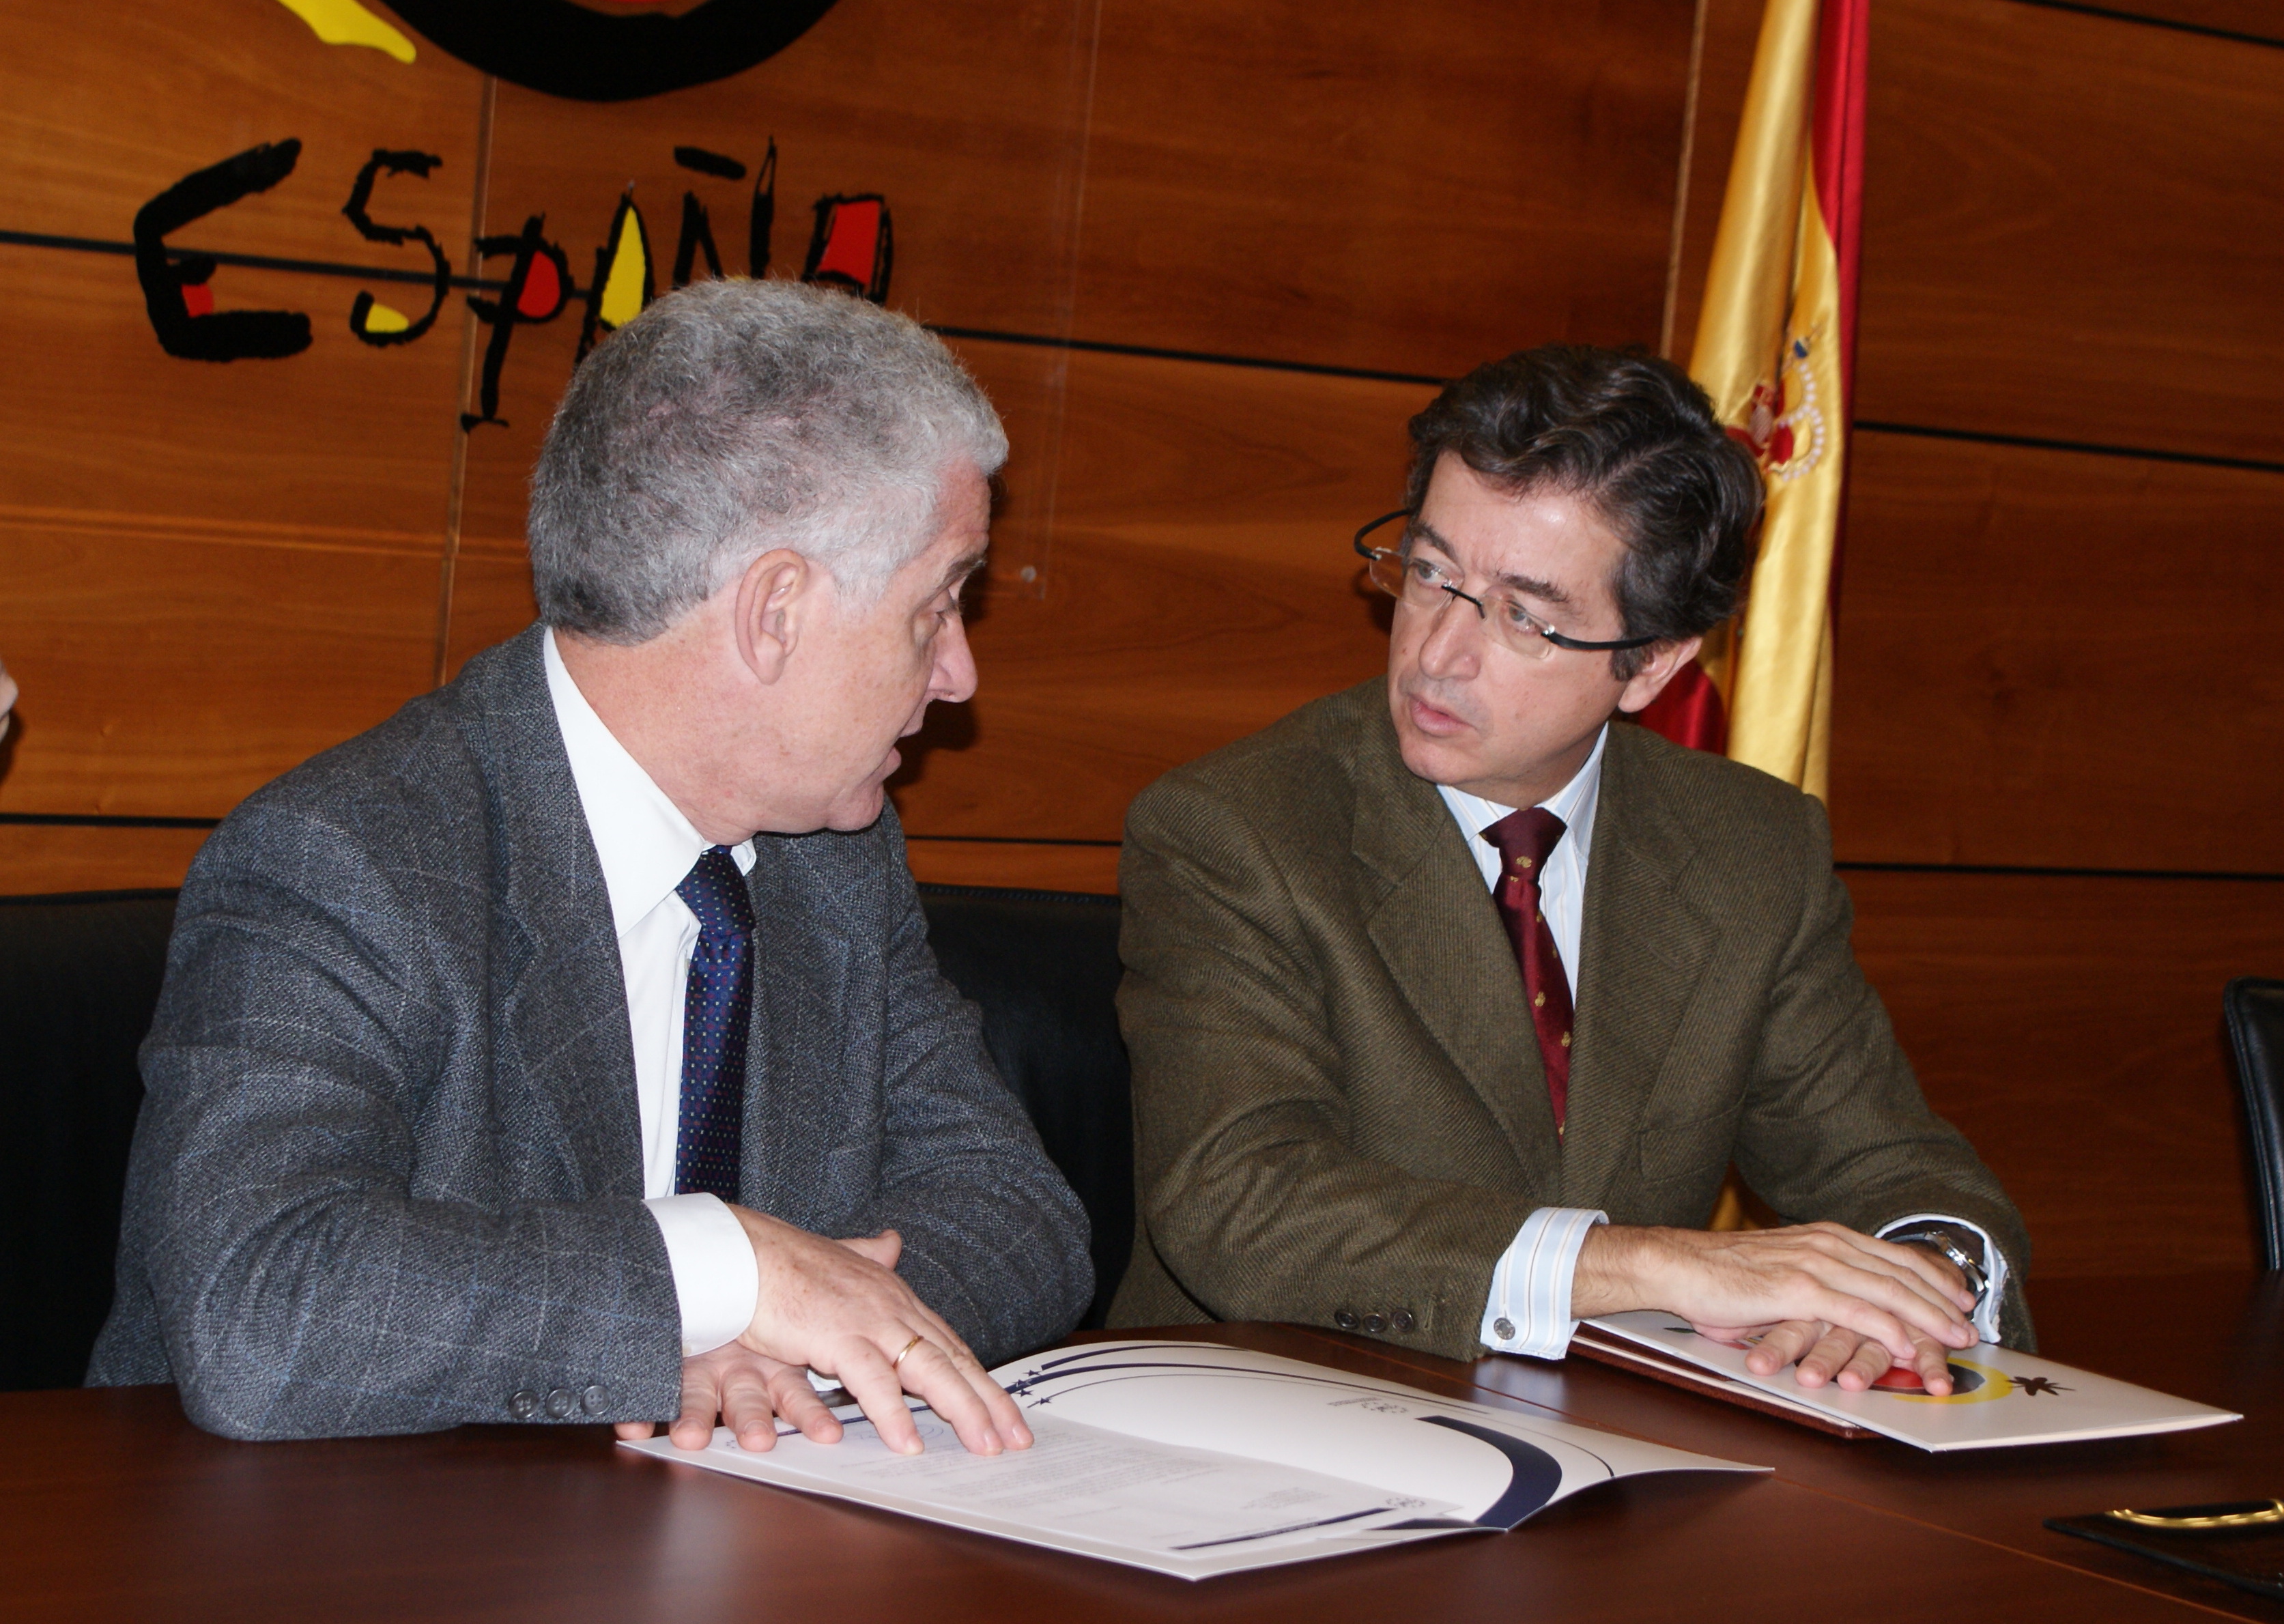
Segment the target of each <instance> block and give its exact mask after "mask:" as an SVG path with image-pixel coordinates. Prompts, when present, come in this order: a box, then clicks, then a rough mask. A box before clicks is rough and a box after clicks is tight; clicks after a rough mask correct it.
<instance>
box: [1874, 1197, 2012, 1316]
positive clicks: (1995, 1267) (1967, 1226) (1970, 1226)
mask: <svg viewBox="0 0 2284 1624" xmlns="http://www.w3.org/2000/svg"><path fill="white" fill-rule="evenodd" d="M1923 1223H1949V1224H1956V1225H1958V1226H1959V1228H1960V1229H1962V1230H1967V1232H1968V1233H1969V1234H1972V1235H1976V1236H1979V1237H1981V1238H1982V1241H1983V1287H1984V1290H1983V1300H1982V1301H1980V1302H1978V1303H1976V1304H1975V1312H1974V1314H1972V1315H1971V1316H1968V1323H1971V1324H1972V1325H1973V1326H1974V1327H1975V1335H1977V1336H1979V1337H1981V1338H1982V1339H1983V1340H1984V1341H1985V1342H1996V1341H1998V1339H1999V1304H2000V1303H2001V1301H2002V1300H2004V1299H2005V1297H2006V1253H2003V1252H2001V1251H1999V1244H1998V1243H1997V1242H1996V1241H1994V1240H1992V1239H1991V1231H1990V1230H1986V1229H1984V1228H1983V1226H1982V1225H1981V1224H1979V1223H1969V1222H1967V1220H1966V1219H1964V1218H1954V1217H1952V1215H1951V1214H1949V1213H1913V1214H1912V1215H1911V1216H1910V1217H1908V1218H1898V1219H1897V1220H1896V1221H1895V1222H1893V1223H1883V1224H1881V1226H1880V1230H1879V1234H1878V1237H1877V1238H1878V1239H1881V1240H1885V1239H1887V1238H1888V1237H1889V1236H1890V1235H1893V1234H1895V1233H1896V1232H1897V1230H1908V1229H1912V1228H1913V1227H1914V1226H1916V1225H1919V1224H1923Z"/></svg>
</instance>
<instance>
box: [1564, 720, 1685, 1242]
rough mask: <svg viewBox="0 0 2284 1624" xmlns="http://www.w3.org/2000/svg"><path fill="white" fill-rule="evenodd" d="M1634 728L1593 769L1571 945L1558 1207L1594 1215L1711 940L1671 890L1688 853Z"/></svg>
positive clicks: (1627, 1149) (1616, 736) (1625, 726)
mask: <svg viewBox="0 0 2284 1624" xmlns="http://www.w3.org/2000/svg"><path fill="white" fill-rule="evenodd" d="M1647 747H1648V746H1647V740H1645V739H1644V738H1641V737H1640V735H1639V733H1638V732H1637V731H1636V730H1635V728H1634V726H1633V725H1632V724H1631V723H1626V722H1614V723H1613V724H1612V725H1611V728H1610V740H1609V746H1608V748H1607V750H1606V751H1605V752H1604V753H1603V758H1602V787H1601V799H1600V806H1599V808H1598V809H1597V811H1596V813H1595V816H1594V851H1593V859H1592V863H1590V864H1589V865H1588V868H1587V872H1586V906H1585V920H1584V929H1583V931H1582V932H1581V933H1580V936H1581V940H1580V943H1579V949H1578V954H1579V968H1580V972H1581V974H1580V977H1579V988H1578V1016H1577V1021H1576V1027H1575V1030H1576V1035H1577V1042H1576V1052H1575V1057H1574V1058H1573V1059H1572V1061H1571V1065H1570V1105H1569V1114H1568V1122H1567V1123H1566V1125H1565V1126H1566V1133H1565V1136H1564V1144H1563V1168H1562V1204H1563V1205H1564V1206H1586V1207H1597V1206H1602V1205H1603V1198H1604V1197H1605V1196H1606V1195H1607V1192H1608V1191H1609V1189H1610V1186H1611V1184H1612V1183H1613V1182H1614V1181H1615V1179H1616V1178H1617V1176H1618V1175H1619V1173H1620V1171H1621V1170H1622V1169H1623V1166H1624V1161H1625V1158H1626V1157H1627V1156H1628V1155H1630V1154H1631V1152H1632V1151H1633V1147H1634V1141H1635V1136H1636V1135H1637V1133H1638V1132H1639V1126H1640V1122H1641V1116H1642V1109H1643V1106H1644V1105H1646V1104H1647V1102H1648V1099H1649V1097H1650V1093H1651V1091H1652V1089H1654V1088H1655V1086H1656V1083H1657V1080H1658V1077H1659V1074H1661V1073H1662V1071H1663V1070H1664V1069H1665V1065H1666V1061H1667V1058H1668V1056H1669V1054H1670V1051H1671V1050H1672V1047H1673V1042H1674V1038H1675V1036H1676V1035H1677V1034H1678V1032H1679V1030H1680V1027H1681V1022H1682V1018H1683V1017H1684V1015H1686V1013H1687V1011H1688V1009H1689V1003H1690V1000H1691V999H1692V998H1693V996H1694V995H1695V994H1696V990H1697V983H1698V981H1699V980H1701V978H1702V976H1703V975H1704V972H1705V966H1706V964H1707V963H1708V962H1709V960H1710V958H1711V956H1712V955H1713V952H1714V950H1715V949H1716V947H1717V945H1718V943H1719V941H1720V934H1721V933H1720V930H1719V928H1718V926H1717V925H1715V924H1714V923H1713V922H1711V921H1710V920H1708V919H1707V918H1706V917H1704V916H1702V915H1701V914H1700V913H1699V912H1698V911H1697V910H1695V909H1693V907H1691V906H1690V904H1689V903H1688V902H1687V901H1686V899H1685V898H1684V896H1683V894H1682V892H1681V889H1680V883H1679V882H1680V880H1681V877H1682V874H1683V872H1684V871H1686V869H1687V868H1688V866H1689V863H1690V862H1691V859H1692V857H1693V847H1692V846H1691V844H1690V841H1689V839H1688V837H1687V835H1686V832H1684V831H1683V830H1682V828H1681V826H1680V825H1679V824H1678V823H1677V822H1675V820H1674V819H1673V818H1672V817H1671V816H1670V815H1669V814H1668V813H1667V811H1666V810H1665V808H1664V807H1663V806H1662V804H1661V803H1660V802H1659V801H1658V800H1656V799H1655V798H1654V795H1653V794H1652V792H1651V789H1650V785H1648V783H1647V778H1646V776H1645V772H1644V769H1645V767H1646V765H1647V763H1646V762H1645V761H1643V760H1642V752H1643V750H1644V749H1645V748H1647Z"/></svg>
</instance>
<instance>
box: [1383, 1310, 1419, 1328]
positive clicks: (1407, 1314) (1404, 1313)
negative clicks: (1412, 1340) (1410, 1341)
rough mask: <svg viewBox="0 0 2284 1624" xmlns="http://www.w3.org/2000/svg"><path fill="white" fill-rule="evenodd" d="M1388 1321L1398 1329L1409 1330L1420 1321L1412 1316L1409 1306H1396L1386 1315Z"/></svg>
mask: <svg viewBox="0 0 2284 1624" xmlns="http://www.w3.org/2000/svg"><path fill="white" fill-rule="evenodd" d="M1388 1323H1389V1324H1391V1325H1393V1326H1395V1327H1396V1329H1397V1330H1398V1331H1410V1330H1412V1328H1413V1327H1415V1326H1416V1325H1418V1324H1419V1323H1420V1322H1419V1321H1418V1320H1416V1319H1413V1318H1412V1310H1411V1309H1409V1308H1398V1309H1397V1310H1396V1312H1395V1313H1393V1314H1391V1315H1389V1316H1388Z"/></svg>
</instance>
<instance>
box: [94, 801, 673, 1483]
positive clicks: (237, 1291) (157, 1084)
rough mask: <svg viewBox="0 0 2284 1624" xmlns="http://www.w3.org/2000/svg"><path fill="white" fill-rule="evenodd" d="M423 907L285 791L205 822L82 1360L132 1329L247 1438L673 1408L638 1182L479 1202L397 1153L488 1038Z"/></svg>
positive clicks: (102, 1364) (208, 1414)
mask: <svg viewBox="0 0 2284 1624" xmlns="http://www.w3.org/2000/svg"><path fill="white" fill-rule="evenodd" d="M426 928H430V927H424V926H423V925H421V924H420V923H419V921H418V914H417V912H416V910H412V909H410V908H408V907H406V906H404V905H403V903H402V901H401V899H400V898H399V897H397V896H396V895H395V892H394V889H393V882H392V878H391V877H390V875H389V874H388V873H387V872H386V871H384V866H383V865H382V864H380V863H377V862H375V861H373V860H372V856H371V855H370V854H368V853H366V852H364V851H363V850H361V849H360V847H359V846H358V844H357V843H356V840H355V839H353V838H351V837H350V836H348V835H346V834H345V833H344V832H341V831H340V830H336V829H332V828H327V827H324V826H322V825H321V824H319V823H318V822H317V820H315V819H313V818H310V817H308V816H304V815H299V814H296V813H293V812H292V811H290V810H283V809H278V808H259V807H254V808H247V809H246V810H245V811H244V812H243V814H242V815H241V816H236V817H233V818H231V820H230V821H228V822H227V823H225V824H224V825H223V828H222V829H221V830H219V831H217V832H216V833H215V836H214V837H213V838H212V839H210V840H209V842H208V844H207V849H206V850H205V851H204V852H203V853H202V854H201V855H200V857H199V862H198V863H197V865H196V867H195V869H194V871H193V873H192V878H191V880H190V882H189V883H188V885H187V886H185V889H184V894H183V897H182V902H181V905H180V908H179V911H178V915H177V923H176V932H175V936H174V940H173V941H172V943H171V945H170V948H169V950H168V974H167V980H166V984H165V988H164V990H163V991H162V993H161V995H160V1003H159V1007H158V1011H157V1017H156V1020H155V1022H154V1025H153V1030H152V1034H151V1035H150V1037H149V1039H148V1041H147V1042H145V1046H144V1049H143V1052H142V1062H143V1073H144V1078H145V1088H146V1093H145V1100H144V1105H143V1109H142V1114H141V1117H140V1119H139V1120H138V1122H137V1129H136V1136H135V1146H134V1151H133V1155H132V1162H131V1166H130V1168H129V1175H128V1194H127V1204H126V1211H125V1214H124V1226H123V1232H122V1233H123V1240H122V1245H121V1261H120V1270H119V1274H120V1299H121V1301H120V1306H119V1307H118V1308H115V1309H114V1312H113V1324H112V1326H111V1327H110V1328H109V1329H107V1331H106V1341H105V1344H103V1345H99V1346H98V1353H97V1359H96V1363H95V1366H94V1368H93V1370H91V1372H90V1379H91V1380H93V1381H97V1382H102V1381H104V1380H106V1379H107V1378H108V1379H128V1380H132V1379H138V1378H139V1379H145V1380H147V1379H152V1378H153V1377H152V1376H151V1375H150V1374H148V1373H147V1370H148V1367H149V1365H150V1362H151V1361H150V1358H149V1355H150V1354H151V1353H152V1352H153V1350H151V1349H149V1348H148V1347H145V1348H142V1349H140V1350H138V1349H137V1348H136V1347H134V1346H133V1344H134V1343H135V1342H136V1341H137V1337H138V1334H139V1336H140V1338H141V1339H143V1340H144V1341H145V1342H148V1341H150V1340H153V1339H155V1340H156V1341H157V1342H158V1343H159V1344H160V1349H162V1350H163V1357H164V1369H165V1370H167V1371H168V1373H170V1374H171V1376H172V1378H173V1379H174V1380H175V1382H176V1386H178V1387H179V1389H180V1391H181V1394H182V1399H183V1404H184V1409H185V1411H186V1412H187V1413H188V1414H189V1416H190V1417H191V1418H192V1420H193V1421H195V1422H196V1423H197V1424H198V1425H200V1426H202V1427H205V1428H207V1430H208V1431H211V1432H215V1433H223V1434H224V1435H226V1436H229V1437H234V1438H246V1439H277V1438H309V1437H327V1436H343V1435H355V1434H364V1433H410V1432H422V1431H429V1430H434V1429H438V1428H443V1427H450V1426H453V1425H458V1424H459V1423H462V1422H468V1421H505V1420H509V1419H527V1418H528V1419H541V1420H544V1419H551V1418H552V1419H570V1420H585V1421H594V1420H621V1419H633V1418H644V1419H648V1418H654V1417H661V1416H666V1415H670V1414H672V1413H674V1411H675V1409H677V1405H678V1390H679V1373H680V1364H681V1360H680V1336H679V1314H678V1309H677V1302H676V1297H675V1292H674V1283H673V1278H672V1276H671V1274H670V1272H669V1268H668V1264H667V1258H666V1252H665V1246H664V1243H663V1242H662V1240H661V1238H660V1235H659V1231H658V1227H657V1224H656V1222H654V1221H653V1219H652V1218H651V1217H650V1215H649V1214H648V1212H647V1211H646V1210H645V1207H644V1206H643V1204H642V1202H641V1201H640V1200H639V1199H638V1198H633V1197H626V1198H605V1199H596V1200H566V1201H526V1202H518V1203H515V1204H512V1205H505V1206H494V1205H486V1204H484V1203H482V1202H481V1201H480V1200H479V1199H477V1198H473V1197H472V1195H471V1194H470V1192H467V1191H461V1190H457V1189H455V1188H454V1187H453V1183H452V1181H451V1179H450V1173H449V1170H446V1171H445V1172H443V1173H442V1175H440V1174H439V1172H438V1171H437V1170H435V1169H430V1168H418V1169H417V1168H416V1156H415V1136H416V1128H418V1126H419V1125H420V1120H421V1118H422V1115H423V1113H424V1112H426V1111H427V1110H428V1109H430V1108H431V1105H432V1104H433V1103H434V1102H433V1100H432V1095H434V1093H435V1090H434V1081H435V1079H436V1078H437V1077H438V1075H439V1074H440V1072H441V1071H442V1068H444V1067H445V1066H448V1065H450V1064H451V1063H452V1062H453V1059H454V1054H453V1051H454V1050H455V1049H456V1048H462V1049H464V1048H465V1045H467V1044H469V1043H476V1042H489V1041H490V1040H489V1038H487V1037H486V1036H484V1035H481V1033H477V1032H471V1031H470V1030H468V1029H467V1027H468V1022H467V1021H466V1020H465V1016H464V1014H463V1013H461V1012H460V1011H458V1010H457V1009H456V1006H455V1005H454V1004H453V1003H452V1002H451V1001H450V999H448V998H446V997H445V996H443V995H442V988H441V985H440V983H439V980H438V977H437V972H436V960H437V959H438V957H439V956H441V955H442V954H444V953H449V952H458V953H460V954H463V955H466V954H475V953H479V952H480V951H481V950H480V949H475V948H473V947H472V946H470V945H469V944H465V943H456V944H439V943H436V942H434V941H430V940H429V939H428V938H427V937H426V934H425V933H424V931H425V929H426ZM520 1126H521V1125H520V1124H518V1123H514V1122H500V1121H491V1122H486V1123H482V1124H471V1125H470V1128H471V1131H472V1132H482V1133H485V1134H491V1135H500V1136H513V1135H515V1134H516V1133H517V1131H518V1129H519V1128H520ZM138 1306H139V1307H140V1308H141V1312H142V1316H143V1319H142V1322H141V1325H140V1328H139V1331H138V1328H137V1325H136V1324H134V1323H130V1322H132V1321H133V1320H134V1317H135V1315H136V1312H137V1308H138ZM138 1352H139V1354H140V1355H142V1357H141V1359H140V1362H141V1364H142V1365H143V1367H144V1369H143V1370H137V1362H138V1360H137V1355H138ZM107 1369H108V1372H109V1373H108V1376H107V1375H106V1370H107ZM517 1395H524V1396H523V1397H522V1398H520V1399H519V1397H518V1396H517Z"/></svg>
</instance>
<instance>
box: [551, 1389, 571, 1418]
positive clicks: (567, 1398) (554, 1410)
mask: <svg viewBox="0 0 2284 1624" xmlns="http://www.w3.org/2000/svg"><path fill="white" fill-rule="evenodd" d="M576 1402H578V1401H577V1400H576V1399H574V1398H573V1397H572V1396H571V1394H570V1393H569V1392H568V1391H567V1389H565V1388H562V1387H557V1388H555V1389H554V1390H553V1391H551V1393H549V1394H548V1395H547V1413H548V1414H549V1415H550V1416H551V1417H553V1418H554V1419H556V1420H558V1421H560V1420H561V1419H563V1417H566V1416H567V1415H569V1414H570V1413H571V1406H572V1405H574V1404H575V1403H576Z"/></svg>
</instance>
